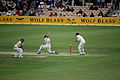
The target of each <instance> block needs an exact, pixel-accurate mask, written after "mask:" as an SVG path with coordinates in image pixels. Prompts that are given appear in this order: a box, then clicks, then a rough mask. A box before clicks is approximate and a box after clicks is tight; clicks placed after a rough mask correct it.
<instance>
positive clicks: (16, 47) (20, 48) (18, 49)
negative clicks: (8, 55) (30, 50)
mask: <svg viewBox="0 0 120 80" xmlns="http://www.w3.org/2000/svg"><path fill="white" fill-rule="evenodd" d="M23 45H24V39H20V40H19V41H18V43H17V44H15V45H14V50H16V53H15V54H13V57H17V58H23V56H22V52H23V51H24V49H23Z"/></svg>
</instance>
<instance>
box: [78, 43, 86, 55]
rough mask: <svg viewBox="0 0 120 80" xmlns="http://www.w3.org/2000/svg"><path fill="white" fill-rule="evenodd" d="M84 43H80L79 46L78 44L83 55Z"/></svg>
mask: <svg viewBox="0 0 120 80" xmlns="http://www.w3.org/2000/svg"><path fill="white" fill-rule="evenodd" d="M84 45H85V44H84V43H80V44H79V46H78V50H79V52H80V55H84V54H85V51H84Z"/></svg>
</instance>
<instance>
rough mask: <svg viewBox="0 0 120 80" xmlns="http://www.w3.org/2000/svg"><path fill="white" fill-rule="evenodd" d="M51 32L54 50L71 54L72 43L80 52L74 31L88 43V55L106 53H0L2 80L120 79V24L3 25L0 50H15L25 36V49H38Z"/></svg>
mask: <svg viewBox="0 0 120 80" xmlns="http://www.w3.org/2000/svg"><path fill="white" fill-rule="evenodd" d="M49 31H50V32H51V35H50V37H51V40H52V48H53V49H54V50H57V51H59V52H66V53H69V44H70V43H72V45H73V52H74V53H76V54H78V51H77V43H75V42H74V41H75V39H76V38H75V35H74V34H75V33H76V32H79V33H81V34H82V35H83V37H84V38H85V40H86V42H87V43H86V53H87V54H106V55H107V56H98V57H96V56H73V57H72V56H69V57H63V56H61V57H60V56H48V57H44V58H42V57H35V56H30V55H29V56H28V55H25V56H24V57H25V58H23V59H16V58H12V57H11V55H3V54H0V80H40V79H41V80H120V77H119V76H120V69H119V67H120V62H119V61H120V58H119V57H120V54H119V52H120V44H119V43H120V37H119V34H120V27H115V26H113V27H112V26H110V27H109V26H73V25H71V26H65V25H62V26H61V25H57V26H56V25H54V26H53V25H23V24H18V25H15V24H0V51H14V50H13V46H14V44H15V43H16V42H17V41H18V39H19V38H25V51H27V52H28V51H30V52H36V51H37V49H38V47H39V45H41V44H42V43H43V36H44V35H45V34H46V33H48V32H49Z"/></svg>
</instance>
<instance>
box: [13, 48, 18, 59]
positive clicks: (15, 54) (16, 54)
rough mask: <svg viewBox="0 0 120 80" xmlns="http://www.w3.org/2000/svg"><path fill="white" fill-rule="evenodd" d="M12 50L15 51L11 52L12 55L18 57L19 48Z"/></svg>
mask: <svg viewBox="0 0 120 80" xmlns="http://www.w3.org/2000/svg"><path fill="white" fill-rule="evenodd" d="M14 50H15V51H16V53H14V54H13V57H18V55H19V50H18V48H14Z"/></svg>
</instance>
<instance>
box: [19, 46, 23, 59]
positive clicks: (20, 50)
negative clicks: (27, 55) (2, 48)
mask: <svg viewBox="0 0 120 80" xmlns="http://www.w3.org/2000/svg"><path fill="white" fill-rule="evenodd" d="M22 52H23V49H21V48H19V56H18V57H19V58H23V56H22Z"/></svg>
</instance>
